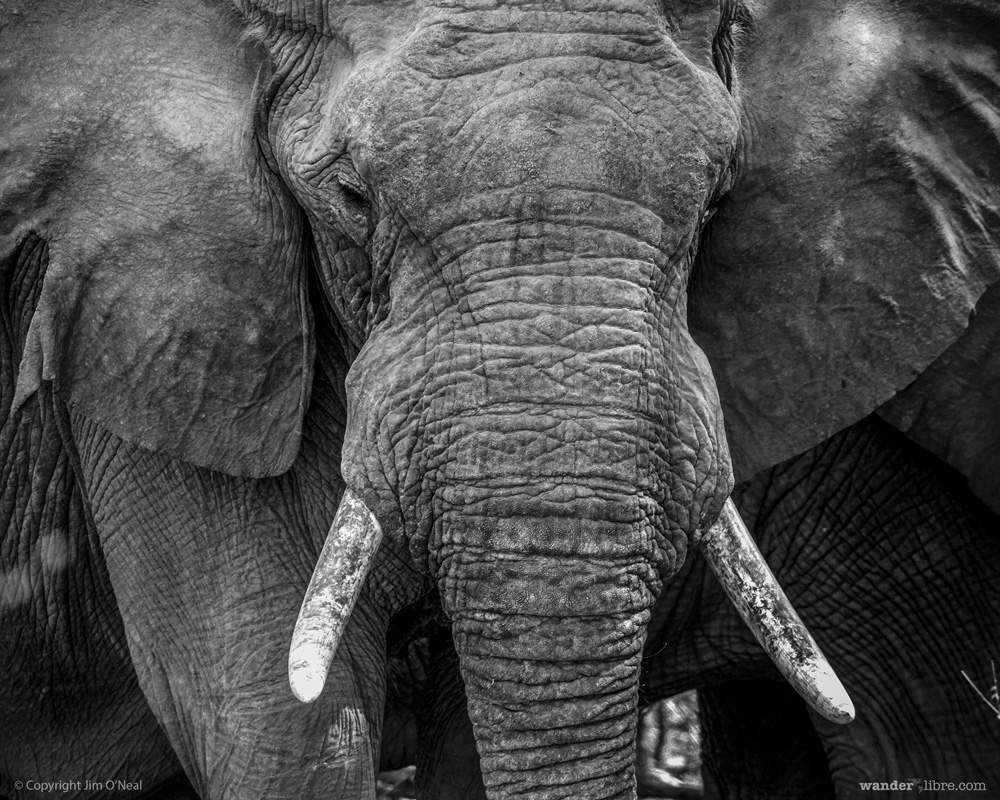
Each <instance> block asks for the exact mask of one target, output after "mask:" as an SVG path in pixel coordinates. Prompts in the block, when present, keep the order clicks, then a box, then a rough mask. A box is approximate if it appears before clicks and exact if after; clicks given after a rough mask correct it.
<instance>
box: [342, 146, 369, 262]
mask: <svg viewBox="0 0 1000 800" xmlns="http://www.w3.org/2000/svg"><path fill="white" fill-rule="evenodd" d="M335 169H336V172H335V179H336V182H337V186H338V187H339V188H340V198H339V199H340V205H341V208H339V209H337V211H338V212H339V213H338V216H339V217H340V218H341V221H342V222H343V225H344V228H345V231H344V232H345V233H347V235H348V236H349V237H350V238H351V239H353V240H354V242H355V243H356V244H359V245H361V244H364V242H365V241H366V240H367V239H368V234H369V233H370V225H371V216H372V215H371V203H370V202H369V199H368V189H367V188H366V187H365V184H364V182H363V181H362V180H361V178H360V177H359V176H358V173H357V171H356V170H355V169H354V165H353V164H351V163H350V162H349V161H346V160H344V159H341V160H339V161H338V163H337V164H336V165H335Z"/></svg>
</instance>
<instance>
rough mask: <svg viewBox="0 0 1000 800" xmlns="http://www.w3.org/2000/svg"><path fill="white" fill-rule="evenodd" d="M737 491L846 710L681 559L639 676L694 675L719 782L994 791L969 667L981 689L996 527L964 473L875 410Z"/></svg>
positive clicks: (785, 788)
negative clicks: (814, 688) (784, 676)
mask: <svg viewBox="0 0 1000 800" xmlns="http://www.w3.org/2000/svg"><path fill="white" fill-rule="evenodd" d="M736 497H737V498H738V504H739V506H740V509H741V511H742V512H743V515H744V518H745V519H746V520H747V523H748V525H750V526H751V528H752V529H753V531H754V533H755V535H756V538H757V540H758V542H759V544H760V547H761V551H762V552H763V553H764V554H765V556H766V557H767V559H768V561H769V563H770V564H771V565H772V567H773V569H774V571H775V573H776V574H777V575H778V577H779V580H781V582H782V585H783V586H784V587H785V589H786V591H787V592H788V594H789V596H790V597H791V599H792V601H793V602H794V603H795V606H796V608H797V609H798V610H799V612H800V613H801V614H802V616H803V619H804V620H805V621H806V623H807V624H808V625H809V626H810V629H811V630H812V631H814V633H815V634H816V636H817V638H818V640H819V642H820V643H821V645H822V647H823V649H824V651H825V652H826V653H827V655H828V656H829V657H830V659H831V662H832V663H833V664H835V665H836V668H837V672H838V674H839V675H840V676H841V677H842V679H843V680H844V683H845V685H846V686H847V688H848V690H849V691H850V692H851V696H852V697H853V699H854V701H855V703H856V706H857V718H856V720H855V721H854V722H853V723H851V724H850V725H847V726H843V727H839V726H833V725H831V724H829V723H827V722H826V721H825V720H822V719H820V718H818V717H817V716H815V715H813V714H809V713H808V712H807V709H806V707H805V705H804V704H803V703H802V701H801V700H800V699H798V698H797V697H796V696H795V695H794V693H792V692H791V691H790V690H789V689H788V687H787V686H784V685H782V684H781V683H777V682H776V680H777V676H776V675H775V674H774V670H773V667H772V666H771V665H770V663H769V662H768V660H767V659H766V658H765V657H764V656H763V654H762V653H761V651H760V649H759V647H758V646H757V644H756V643H755V642H754V641H753V639H752V637H750V636H749V635H748V634H747V633H746V632H745V629H744V626H743V625H742V624H741V622H740V620H739V619H738V617H737V616H736V615H735V614H734V613H732V612H731V610H730V607H729V604H728V603H726V602H725V599H724V598H723V597H721V594H720V591H719V589H718V587H717V585H716V584H715V581H714V580H713V579H712V578H711V576H708V575H707V574H706V572H705V570H704V566H703V564H702V563H700V559H692V561H691V563H690V564H689V566H688V567H686V568H685V570H684V571H683V572H682V574H681V576H680V577H679V581H678V583H677V584H676V588H673V587H672V588H671V590H670V591H669V592H668V593H667V594H666V596H665V597H664V598H663V601H662V602H663V605H662V606H661V607H660V608H659V610H658V614H657V618H658V619H659V620H662V622H663V627H662V628H661V629H659V631H658V633H657V634H655V635H653V636H651V639H650V644H649V648H650V650H649V652H651V653H652V652H656V653H658V655H657V656H656V658H655V659H651V664H652V666H651V668H650V670H649V673H648V674H647V678H646V682H645V690H646V697H647V698H649V699H652V698H655V697H658V696H661V695H662V694H664V693H672V692H673V691H675V690H679V689H686V688H693V687H697V688H699V689H700V690H702V692H701V703H702V714H703V720H704V737H705V740H704V744H703V748H704V749H703V757H704V759H705V766H706V768H707V770H708V772H709V773H711V774H713V775H714V778H715V781H716V784H717V786H718V790H719V796H721V797H734V798H735V797H738V798H762V799H763V798H799V797H833V796H836V797H838V798H861V797H864V796H865V795H866V790H865V789H863V788H862V783H863V782H884V783H892V782H893V781H906V780H910V779H918V780H919V779H930V780H936V781H939V782H943V783H951V784H954V785H956V786H958V785H959V784H962V783H973V782H981V783H984V784H985V785H986V787H987V796H989V794H990V793H991V792H993V791H995V790H996V787H998V786H1000V766H998V761H997V753H998V752H1000V725H998V724H997V719H996V716H995V714H993V713H992V712H991V711H990V709H989V708H988V707H987V705H986V704H985V703H984V702H983V701H982V700H981V699H980V698H979V697H978V696H977V695H976V693H975V692H974V691H973V689H972V688H971V687H970V686H969V684H968V683H967V681H966V679H965V678H964V677H963V672H964V673H966V674H968V675H969V677H970V678H971V679H972V680H973V681H974V682H975V683H976V684H977V685H978V686H979V687H980V689H982V690H983V691H984V693H986V694H987V695H988V694H989V690H990V687H992V686H993V682H994V678H993V672H992V668H991V664H992V663H995V660H996V658H997V653H998V652H1000V596H998V594H997V591H996V586H997V580H998V579H1000V526H998V525H997V520H996V517H995V515H994V514H993V513H992V512H991V511H989V510H988V509H987V508H985V506H983V505H982V504H981V503H980V502H979V501H978V500H977V499H976V498H975V497H974V496H973V495H972V493H971V492H970V491H969V489H968V487H967V485H966V484H965V481H964V479H962V478H961V477H960V476H959V475H957V474H956V473H954V472H953V471H952V470H950V469H949V468H947V467H946V466H944V465H943V464H942V463H941V462H940V461H939V460H938V459H937V458H935V457H934V456H932V455H931V454H930V453H928V452H927V451H924V450H922V449H921V448H919V447H917V446H916V445H914V444H912V443H911V442H909V441H908V440H907V439H906V438H905V437H903V436H902V435H901V434H900V433H898V432H897V431H896V430H894V429H892V428H891V427H889V426H888V425H887V424H886V423H885V422H883V421H881V420H880V419H879V418H877V417H872V418H871V419H869V420H867V421H866V422H863V423H859V424H858V425H855V426H854V427H853V428H850V429H848V430H847V431H845V432H843V433H841V434H838V435H837V436H834V437H832V438H831V439H830V441H828V442H825V443H824V444H822V445H820V446H818V447H816V448H814V449H813V450H811V451H809V452H808V453H805V454H803V455H802V456H800V457H798V458H795V459H791V460H790V461H789V462H787V463H785V464H782V465H780V466H778V467H775V468H774V469H772V470H768V471H767V472H765V473H762V474H761V475H760V476H758V477H757V478H755V479H754V480H752V481H749V482H747V483H746V484H741V485H740V486H739V487H738V488H737V490H736ZM693 598H697V604H694V603H692V599H693ZM678 612H679V613H678ZM656 624H657V622H656V621H655V620H654V623H653V625H654V626H655V625H656ZM890 796H898V797H905V796H907V792H906V791H903V790H901V791H899V792H898V793H897V794H892V795H890ZM936 796H939V797H956V798H957V797H967V796H969V793H968V792H965V791H954V792H952V793H948V792H938V794H937V795H936Z"/></svg>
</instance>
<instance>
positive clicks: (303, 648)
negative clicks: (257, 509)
mask: <svg viewBox="0 0 1000 800" xmlns="http://www.w3.org/2000/svg"><path fill="white" fill-rule="evenodd" d="M381 541H382V527H381V526H380V525H379V524H378V520H377V519H375V515H374V514H372V512H371V511H369V510H368V507H367V506H366V505H365V504H364V503H363V502H361V500H360V498H359V497H358V496H357V495H356V494H354V492H352V491H351V490H350V489H348V490H347V491H345V492H344V496H343V498H342V499H341V501H340V506H339V507H338V508H337V514H336V516H335V517H334V519H333V524H332V525H331V526H330V532H329V533H328V534H327V536H326V542H325V543H324V545H323V551H322V552H321V553H320V554H319V561H317V562H316V568H315V569H314V570H313V574H312V579H311V580H310V581H309V588H308V589H306V596H305V599H304V600H303V601H302V608H301V610H300V611H299V618H298V621H297V622H296V623H295V632H294V633H293V634H292V644H291V647H290V649H289V653H288V682H289V684H290V685H291V687H292V694H294V695H295V696H296V697H297V698H298V699H299V700H301V701H302V702H303V703H311V702H312V701H313V700H315V699H316V698H317V697H319V695H320V692H322V691H323V685H324V684H325V683H326V675H327V672H329V670H330V662H331V661H332V660H333V654H334V653H335V652H336V651H337V645H338V644H339V643H340V637H341V636H342V635H343V633H344V628H345V627H346V626H347V620H348V619H349V618H350V616H351V611H352V610H353V609H354V604H355V602H356V601H357V599H358V595H359V594H360V593H361V587H362V586H364V583H365V578H366V577H367V575H368V569H369V567H370V566H371V563H372V558H373V557H374V555H375V551H376V550H378V546H379V544H380V543H381Z"/></svg>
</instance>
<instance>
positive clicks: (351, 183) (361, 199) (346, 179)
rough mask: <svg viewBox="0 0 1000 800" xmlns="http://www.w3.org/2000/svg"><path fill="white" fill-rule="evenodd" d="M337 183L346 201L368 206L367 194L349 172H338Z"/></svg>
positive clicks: (357, 179) (356, 178)
mask: <svg viewBox="0 0 1000 800" xmlns="http://www.w3.org/2000/svg"><path fill="white" fill-rule="evenodd" d="M337 183H338V184H339V185H340V188H341V190H342V191H343V193H344V196H345V197H346V198H347V199H348V200H351V201H353V202H355V203H357V204H358V205H360V206H367V205H368V192H367V190H366V189H365V186H364V184H362V183H361V180H360V179H359V178H358V177H357V176H355V175H352V174H351V173H349V172H340V173H338V174H337Z"/></svg>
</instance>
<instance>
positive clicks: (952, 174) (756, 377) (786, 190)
mask: <svg viewBox="0 0 1000 800" xmlns="http://www.w3.org/2000/svg"><path fill="white" fill-rule="evenodd" d="M753 8H754V11H753V18H752V20H750V21H749V22H748V24H747V29H746V30H745V31H743V33H742V41H741V44H740V46H739V51H738V55H737V63H736V73H737V75H738V82H737V86H736V87H735V91H736V93H737V95H738V100H739V102H740V104H741V108H742V109H743V115H744V120H745V125H744V138H743V141H742V143H741V150H740V152H739V154H738V161H737V164H736V175H737V179H736V182H735V184H734V186H733V188H732V191H731V192H730V193H729V194H728V195H727V196H726V197H725V198H724V200H723V201H722V203H721V204H720V206H719V208H718V211H717V214H716V216H715V218H714V220H713V221H712V223H711V224H710V226H709V228H708V230H707V231H706V238H705V241H704V245H703V248H702V250H703V259H702V261H701V263H700V264H699V265H698V267H697V268H696V270H695V276H694V280H693V282H692V286H691V289H690V315H691V326H692V331H693V333H694V334H695V337H696V339H697V340H698V342H699V343H700V344H701V345H702V347H703V348H704V349H705V351H706V353H707V354H708V357H709V360H710V361H711V363H712V367H713V369H714V371H715V376H716V379H717V381H718V386H719V393H720V395H721V397H722V402H723V408H724V413H725V419H726V427H727V431H728V434H729V437H730V449H731V451H732V454H733V459H734V465H735V467H736V471H737V477H738V478H739V479H745V478H747V477H749V476H750V475H751V474H753V473H754V472H756V471H758V470H760V469H762V468H764V467H766V466H768V465H770V464H774V463H777V462H778V461H781V460H783V459H785V458H787V457H789V456H791V455H793V454H795V453H798V452H800V451H802V450H804V449H806V448H807V447H809V446H811V445H813V444H814V443H816V442H818V441H821V440H822V439H824V438H826V437H827V436H829V435H830V434H832V433H834V432H835V431H837V430H839V429H841V428H843V427H845V426H846V425H848V424H850V423H852V422H853V421H855V420H857V419H859V418H861V417H863V416H865V415H867V414H869V413H870V412H871V411H872V410H873V409H875V407H876V406H878V405H879V404H881V403H883V402H884V401H886V400H887V399H889V398H890V397H891V396H892V395H893V394H894V393H895V392H896V391H897V390H899V389H901V388H902V387H904V386H906V385H907V384H909V383H911V382H912V381H913V380H914V378H915V377H916V376H917V375H918V374H919V373H920V372H921V371H922V370H924V369H925V368H926V367H927V365H928V364H929V363H930V362H932V361H933V360H934V359H935V358H936V357H937V356H938V355H939V354H940V353H941V352H942V351H944V350H945V349H946V348H947V347H948V346H949V345H950V344H951V343H952V342H953V341H954V340H955V339H956V338H957V337H959V336H960V335H961V333H962V331H963V330H964V329H965V327H966V325H967V323H968V320H969V314H970V312H971V311H972V309H973V308H974V307H975V305H976V302H977V300H978V298H979V297H980V295H981V294H982V293H983V291H984V290H985V288H986V287H987V286H988V285H989V284H990V283H991V282H993V281H994V280H996V279H997V277H998V275H1000V59H998V52H997V47H998V43H1000V4H998V3H997V2H991V1H984V0H934V2H922V1H920V0H914V1H913V2H906V3H900V2H896V0H870V1H869V2H843V0H763V1H762V2H760V3H758V4H754V6H753Z"/></svg>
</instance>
